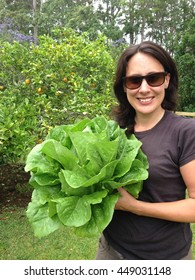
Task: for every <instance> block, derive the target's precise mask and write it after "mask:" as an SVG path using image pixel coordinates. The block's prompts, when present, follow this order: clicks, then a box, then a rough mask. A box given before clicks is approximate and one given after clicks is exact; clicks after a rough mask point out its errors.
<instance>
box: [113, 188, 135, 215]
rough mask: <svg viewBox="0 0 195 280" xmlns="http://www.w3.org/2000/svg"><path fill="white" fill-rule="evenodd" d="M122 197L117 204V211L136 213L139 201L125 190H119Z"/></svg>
mask: <svg viewBox="0 0 195 280" xmlns="http://www.w3.org/2000/svg"><path fill="white" fill-rule="evenodd" d="M118 192H119V193H120V195H121V197H120V198H119V199H118V201H117V203H116V204H115V209H116V210H123V211H129V212H135V210H136V208H137V207H136V206H137V205H138V203H139V201H138V200H137V199H135V198H134V197H133V196H132V195H131V194H129V193H128V192H127V191H126V190H125V189H124V188H118Z"/></svg>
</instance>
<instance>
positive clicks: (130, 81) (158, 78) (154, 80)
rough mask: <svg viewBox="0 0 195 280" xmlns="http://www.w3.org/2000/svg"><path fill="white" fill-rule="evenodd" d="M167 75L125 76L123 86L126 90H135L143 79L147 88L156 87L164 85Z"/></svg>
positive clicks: (159, 73)
mask: <svg viewBox="0 0 195 280" xmlns="http://www.w3.org/2000/svg"><path fill="white" fill-rule="evenodd" d="M167 74H168V73H167V72H156V73H152V74H148V75H146V76H139V75H137V76H127V77H123V85H124V86H125V87H126V88H128V89H137V88H139V87H140V86H141V84H142V81H143V79H145V80H146V82H147V83H148V85H149V86H151V87H158V86H161V85H162V84H163V83H164V81H165V77H166V75H167Z"/></svg>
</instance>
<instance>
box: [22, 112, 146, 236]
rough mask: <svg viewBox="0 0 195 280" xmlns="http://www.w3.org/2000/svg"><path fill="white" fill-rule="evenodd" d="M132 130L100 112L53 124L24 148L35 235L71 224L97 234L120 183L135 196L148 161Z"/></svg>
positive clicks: (110, 213)
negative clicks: (35, 142) (40, 140)
mask: <svg viewBox="0 0 195 280" xmlns="http://www.w3.org/2000/svg"><path fill="white" fill-rule="evenodd" d="M141 145H142V144H141V142H140V141H139V140H137V139H136V137H135V136H134V135H131V136H130V137H127V136H126V133H125V130H124V129H121V128H120V127H119V126H118V124H117V123H116V122H114V121H112V120H107V119H106V118H104V117H96V118H94V119H91V120H90V119H85V120H81V121H79V122H77V123H75V124H68V125H61V126H57V127H55V128H53V129H52V130H51V131H50V133H49V134H48V135H47V137H46V139H45V141H44V142H43V143H42V144H39V145H36V146H35V147H34V148H33V149H32V150H31V152H30V153H29V155H28V157H27V161H26V166H25V170H26V171H27V172H29V171H30V173H31V177H30V181H29V182H30V184H31V185H32V186H33V188H34V191H33V194H32V199H31V202H30V203H29V205H28V208H27V217H28V219H29V222H30V223H31V224H32V227H33V230H34V233H35V236H37V237H42V236H46V235H48V234H50V233H52V232H53V231H55V230H57V229H59V227H61V226H64V227H67V226H68V227H73V228H74V229H75V233H76V234H78V235H80V236H95V235H99V234H101V232H102V231H103V230H104V229H105V227H106V226H107V225H108V224H109V223H110V221H111V219H112V216H113V213H114V206H115V204H116V201H117V199H118V197H119V193H118V191H117V188H119V187H124V188H125V189H126V190H127V191H128V192H129V193H131V194H132V195H133V196H134V197H136V198H138V196H139V193H140V191H141V190H142V187H143V181H144V180H146V179H147V177H148V171H147V169H148V161H147V157H146V155H145V154H144V153H143V151H142V150H141Z"/></svg>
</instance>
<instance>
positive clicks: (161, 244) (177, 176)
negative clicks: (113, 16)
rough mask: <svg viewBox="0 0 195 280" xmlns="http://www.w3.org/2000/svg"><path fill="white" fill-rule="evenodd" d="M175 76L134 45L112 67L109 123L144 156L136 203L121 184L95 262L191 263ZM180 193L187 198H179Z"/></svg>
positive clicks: (171, 67)
mask: <svg viewBox="0 0 195 280" xmlns="http://www.w3.org/2000/svg"><path fill="white" fill-rule="evenodd" d="M177 90H178V73H177V69H176V66H175V63H174V61H173V59H172V58H171V57H170V55H169V53H168V52H167V51H166V50H164V49H163V48H162V47H161V46H159V45H157V44H155V43H153V42H150V41H148V42H142V43H141V44H139V45H135V46H133V47H129V48H127V49H126V50H125V51H124V52H123V54H122V55H121V58H120V60H119V63H118V68H117V71H116V80H115V84H114V92H115V95H116V98H117V100H118V106H117V107H116V108H115V110H114V116H115V119H116V121H117V122H118V123H119V125H120V126H121V127H122V128H126V129H127V134H131V133H134V134H135V136H136V137H137V138H138V139H139V140H140V141H141V142H142V150H143V152H144V153H145V154H146V155H147V157H148V162H149V177H148V179H147V180H146V181H145V182H144V185H143V190H142V191H141V193H140V195H139V198H138V199H135V198H134V197H132V196H131V195H130V194H129V193H128V192H127V191H125V190H124V189H123V188H122V186H121V188H120V189H119V190H118V191H119V192H120V194H121V197H120V198H119V200H118V202H117V203H116V207H115V209H116V210H115V213H114V216H113V219H112V221H111V223H110V224H109V225H108V226H107V228H106V229H105V231H104V232H103V235H102V236H101V238H100V243H99V249H98V253H97V257H96V259H113V260H114V259H132V260H141V259H143V260H151V259H154V260H157V259H165V260H173V259H175V260H177V259H192V249H191V247H192V232H191V229H190V223H191V222H195V120H194V119H189V118H185V117H181V116H177V115H176V114H174V113H173V112H174V111H175V110H176V105H177ZM186 190H187V196H186Z"/></svg>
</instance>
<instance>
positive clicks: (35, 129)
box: [0, 29, 114, 162]
mask: <svg viewBox="0 0 195 280" xmlns="http://www.w3.org/2000/svg"><path fill="white" fill-rule="evenodd" d="M0 60H1V72H0V94H1V96H2V102H1V105H0V108H1V109H0V114H1V115H0V119H1V122H0V132H1V136H0V137H1V139H0V141H1V146H0V147H1V150H0V153H1V162H2V161H3V162H15V161H20V160H22V159H24V158H25V156H26V154H27V152H28V149H29V148H32V146H34V145H35V144H36V141H38V142H40V141H42V139H44V137H45V135H46V134H47V132H48V130H49V129H50V128H51V127H53V126H55V125H57V124H65V123H70V122H74V121H75V120H76V119H82V118H85V117H86V116H88V117H90V118H91V117H94V116H96V115H108V114H109V112H110V107H111V106H112V103H113V97H112V89H111V88H112V80H113V68H114V67H113V59H112V57H111V55H110V54H109V52H108V51H107V46H106V43H105V38H104V37H102V36H100V37H99V38H98V39H97V40H95V41H90V40H89V39H88V36H87V34H83V35H78V34H77V33H76V32H74V31H72V30H71V29H63V30H55V31H54V33H53V38H51V37H49V36H42V37H40V38H39V45H38V46H37V47H34V45H22V44H20V43H18V42H14V43H13V44H9V43H6V42H5V43H2V44H1V49H0ZM26 138H28V143H27V142H26ZM33 144H34V145H33ZM25 151H26V152H25Z"/></svg>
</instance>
